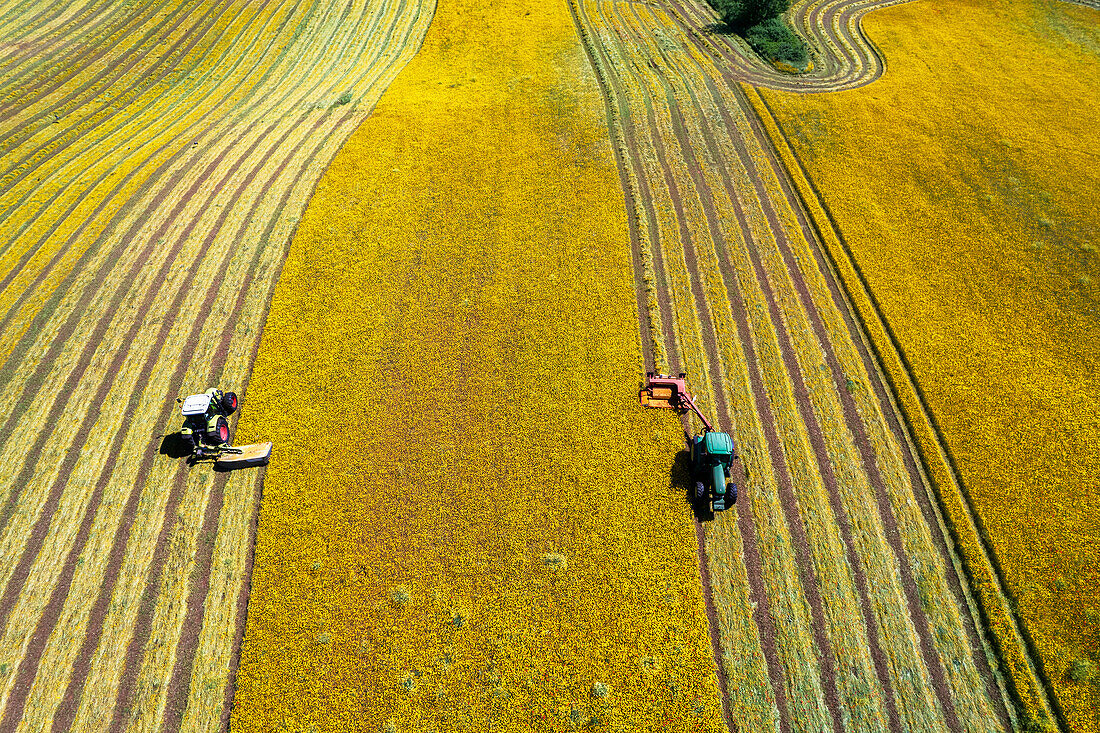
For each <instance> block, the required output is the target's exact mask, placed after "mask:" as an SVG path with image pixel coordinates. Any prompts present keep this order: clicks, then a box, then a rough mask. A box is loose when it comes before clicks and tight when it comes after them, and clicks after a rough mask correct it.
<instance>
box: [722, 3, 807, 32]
mask: <svg viewBox="0 0 1100 733" xmlns="http://www.w3.org/2000/svg"><path fill="white" fill-rule="evenodd" d="M710 4H711V5H712V6H713V7H714V9H715V10H717V11H718V13H719V14H720V15H721V16H722V22H723V23H725V24H726V25H728V26H729V27H730V30H732V31H734V32H735V33H743V32H744V31H745V30H747V29H749V28H752V27H753V26H756V25H759V24H760V23H763V22H764V21H765V20H769V19H771V18H775V17H778V16H780V15H782V14H783V11H784V10H786V9H787V7H788V6H789V5H790V0H710Z"/></svg>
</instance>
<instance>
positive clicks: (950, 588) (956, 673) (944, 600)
mask: <svg viewBox="0 0 1100 733" xmlns="http://www.w3.org/2000/svg"><path fill="white" fill-rule="evenodd" d="M742 106H743V107H747V106H748V105H747V102H745V103H744V104H743V105H742ZM755 125H756V123H755V121H754V122H753V123H752V125H750V126H755ZM758 134H763V133H762V131H760V130H758ZM765 157H766V158H767V161H768V162H766V164H767V165H770V166H771V168H772V169H773V170H774V169H775V165H776V163H777V161H776V160H775V158H774V157H772V153H771V152H768V154H767V155H766V156H765ZM780 180H781V179H780ZM787 183H788V185H789V182H787ZM780 188H782V189H783V190H784V196H787V195H789V193H790V190H789V189H788V188H787V187H786V186H783V185H781V186H780ZM789 203H790V206H791V207H792V209H793V210H794V211H795V212H797V213H796V218H798V219H799V221H797V222H792V226H794V227H795V228H796V231H798V232H800V233H801V234H803V235H804V236H805V238H804V239H803V238H800V237H797V236H795V237H793V238H791V239H788V240H787V241H786V242H785V243H784V247H783V248H782V250H781V254H782V256H783V262H782V263H777V271H779V270H782V269H783V268H784V267H785V268H786V269H787V271H788V272H789V273H790V275H791V277H792V278H793V279H794V281H795V283H796V285H797V293H798V296H799V299H800V301H801V303H802V307H803V309H804V311H805V312H806V313H807V314H808V316H809V318H810V322H811V326H812V330H813V331H814V333H815V334H816V335H817V339H818V340H819V342H820V343H821V344H822V351H823V353H824V355H825V358H826V362H827V365H828V366H829V371H830V373H831V375H832V379H833V383H834V389H833V391H832V393H833V394H836V395H839V397H840V401H841V403H842V405H843V410H842V413H843V416H844V420H845V422H846V423H847V425H848V427H849V430H850V431H851V434H852V435H853V436H854V437H855V438H856V447H857V448H858V449H859V451H860V453H861V454H862V456H863V458H862V460H863V462H864V463H865V464H868V463H871V462H872V461H874V460H875V458H874V451H875V450H877V451H878V452H879V456H878V459H877V461H876V462H875V463H874V466H875V468H876V469H877V466H878V462H881V463H882V468H881V471H882V473H881V474H880V475H879V476H878V482H877V486H876V492H877V494H878V495H879V496H880V504H883V503H885V504H886V509H885V510H884V511H887V512H889V511H891V509H890V505H891V504H892V505H893V507H894V509H893V510H892V511H896V512H897V513H898V517H899V519H898V522H899V527H900V526H901V524H900V523H901V522H904V523H905V524H906V526H908V527H909V528H908V529H904V531H901V532H900V533H899V534H900V539H901V540H902V544H903V546H904V552H905V554H906V555H907V556H912V557H914V558H916V559H917V560H919V563H913V564H912V567H913V568H914V570H913V573H914V575H913V579H914V580H915V581H916V582H915V583H913V584H912V585H913V586H916V587H917V588H920V589H923V590H922V591H921V592H922V593H923V592H924V591H925V590H926V591H927V595H928V600H927V601H922V604H921V605H922V607H924V610H925V615H926V616H927V617H928V619H929V621H928V623H929V624H934V625H935V631H934V633H926V635H925V638H926V641H925V644H927V645H929V646H935V647H936V648H937V649H938V653H939V655H940V656H941V657H942V656H947V657H950V658H952V659H955V658H958V657H959V656H962V657H964V658H965V660H964V663H963V664H954V663H953V664H950V665H946V668H945V672H946V677H947V679H946V680H945V682H946V684H947V686H948V687H950V688H951V690H952V699H953V700H954V701H955V704H961V705H962V706H963V707H962V713H960V718H961V722H962V724H963V726H964V727H969V726H970V725H972V724H974V725H977V723H976V722H974V721H979V720H984V719H987V718H988V717H989V716H990V714H991V711H990V710H989V709H988V707H987V705H988V704H989V703H990V702H992V703H993V704H994V706H995V707H996V708H997V712H996V713H995V717H996V718H999V719H1001V720H1002V721H1007V711H1006V710H1005V708H1004V705H1003V702H1002V701H1001V698H1002V696H1001V694H999V691H998V690H997V689H996V687H995V686H990V687H988V688H983V685H982V683H981V681H980V676H979V674H978V672H977V670H976V669H975V667H974V665H975V664H976V665H977V666H978V667H980V668H982V670H983V674H985V675H988V672H989V669H988V665H986V664H985V658H984V654H983V652H982V647H981V644H980V643H979V642H978V640H977V638H976V633H975V629H974V626H973V621H972V620H971V622H970V624H969V626H968V625H967V623H966V622H965V621H964V616H966V617H969V614H963V613H961V611H960V609H961V608H967V607H968V604H967V600H966V598H965V594H963V593H961V592H959V591H960V588H959V584H960V583H961V582H965V580H960V579H959V578H958V577H954V576H953V574H952V573H948V572H946V571H945V569H944V566H946V567H950V568H953V567H954V565H953V563H952V561H951V559H950V557H949V554H950V553H949V552H948V550H949V548H948V547H947V544H946V543H945V542H944V541H943V540H942V538H941V539H940V540H937V541H935V542H934V541H933V538H932V537H931V534H930V531H931V530H933V529H936V530H938V528H939V521H938V520H937V518H936V516H935V515H934V513H932V512H931V511H929V512H927V513H925V512H924V511H923V507H922V511H921V512H913V511H912V510H911V508H910V507H912V501H913V499H914V498H915V499H916V500H917V502H918V504H924V505H926V504H927V496H926V495H925V492H924V491H923V490H922V489H921V487H922V486H923V479H922V477H921V475H920V474H919V472H918V471H917V470H916V466H915V463H914V462H913V459H912V456H911V455H910V454H909V453H908V452H907V451H905V450H903V448H902V446H903V445H907V443H905V442H904V440H902V441H901V442H897V441H894V440H892V438H891V436H892V434H891V433H890V431H889V430H888V429H886V427H885V426H886V420H885V418H884V417H883V413H882V411H881V410H882V405H881V403H879V402H876V401H875V400H870V401H869V405H868V407H869V408H870V410H869V411H868V410H867V409H858V410H857V407H856V400H857V399H859V398H860V396H861V395H862V394H864V393H862V392H861V393H857V394H856V395H853V394H851V393H850V391H849V390H848V389H846V388H845V387H846V385H845V370H847V373H849V374H854V373H855V372H857V371H859V370H860V368H861V367H862V365H863V364H862V361H861V360H860V358H859V357H858V356H856V354H855V352H856V349H857V348H858V347H857V345H856V344H857V343H861V339H860V338H859V336H858V334H854V333H853V332H852V331H851V330H850V329H849V328H848V327H847V324H845V322H844V319H843V318H842V317H840V316H841V315H842V314H843V313H844V312H845V308H844V306H843V304H841V303H837V302H836V301H835V300H834V298H835V297H836V292H835V291H830V289H829V288H828V287H826V285H825V280H824V278H825V277H826V275H824V274H823V272H824V270H825V269H827V268H824V265H823V263H820V262H819V255H815V253H814V245H813V244H812V243H813V242H815V241H817V240H816V239H815V238H814V237H813V234H812V231H809V230H808V227H807V226H806V222H805V220H804V218H802V217H804V214H803V213H802V212H801V208H800V205H799V204H798V202H797V201H790V202H789ZM794 242H798V243H799V246H800V248H801V249H802V250H803V255H802V257H803V260H802V261H809V262H813V263H814V264H816V265H818V269H817V270H816V271H815V270H808V272H811V273H814V272H816V273H818V274H817V275H816V278H811V280H812V281H816V280H817V279H820V286H819V287H820V289H819V290H815V292H817V293H818V297H817V300H818V301H820V302H821V303H822V304H823V307H824V308H825V309H827V311H828V312H830V313H833V314H834V315H835V317H836V318H837V319H838V323H837V324H836V326H835V327H834V328H833V330H834V332H837V333H838V334H839V336H838V338H837V340H836V341H830V340H829V338H828V336H827V335H826V326H825V324H824V322H823V312H822V307H821V306H817V305H815V304H814V302H813V300H814V299H813V297H812V295H811V292H810V291H811V288H810V287H808V286H807V282H806V279H805V278H803V276H802V275H801V274H800V273H799V264H798V257H797V255H795V254H794V252H793V251H792V249H791V246H792V244H793V243H794ZM845 332H847V334H849V335H848V336H845ZM847 350H851V352H852V356H851V357H845V358H844V359H839V360H838V358H837V351H841V352H844V351H847ZM841 362H845V366H843V367H842V365H841ZM853 364H856V365H858V366H851V365H853ZM868 379H870V377H868ZM867 396H868V397H869V396H870V395H867ZM861 415H865V416H867V417H863V418H861ZM865 422H866V425H865V424H864V423H865ZM876 435H881V437H878V438H874V436H876ZM872 443H874V445H875V446H877V448H875V449H873V448H872ZM906 464H908V468H909V470H908V471H907V470H906ZM888 474H893V478H886V479H885V480H884V476H887V475H888ZM871 478H872V479H873V480H874V479H875V478H876V477H875V473H874V471H872V472H871ZM899 491H901V492H902V493H901V494H899V493H898V492H899ZM882 497H888V499H889V502H886V499H884V498H882ZM888 519H889V517H886V520H888ZM935 547H938V548H939V550H937V549H935ZM903 571H905V572H908V571H907V569H906V568H903ZM951 579H953V583H952V584H950V585H949V581H950V580H951ZM908 585H909V584H908V583H907V586H908ZM951 599H954V602H950V600H951ZM911 600H912V599H911ZM989 678H990V679H991V676H989ZM990 684H991V685H992V682H990ZM983 689H985V692H986V697H984V698H983V697H982V696H981V693H980V691H981V690H983Z"/></svg>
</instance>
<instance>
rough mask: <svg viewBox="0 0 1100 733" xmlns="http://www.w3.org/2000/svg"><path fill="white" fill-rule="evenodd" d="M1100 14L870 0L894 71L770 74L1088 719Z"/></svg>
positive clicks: (1057, 678) (1046, 675)
mask: <svg viewBox="0 0 1100 733" xmlns="http://www.w3.org/2000/svg"><path fill="white" fill-rule="evenodd" d="M1098 21H1100V10H1097V9H1094V8H1090V7H1083V6H1079V5H1073V4H1067V3H1060V2H1048V1H1046V0H1034V1H1031V0H1029V1H1026V2H1001V1H997V2H991V3H973V2H966V1H962V0H937V1H936V2H934V3H914V4H909V5H901V6H897V7H894V8H890V9H887V10H881V11H876V12H875V13H873V14H872V15H870V16H868V17H867V18H866V19H865V20H864V28H865V30H866V31H867V33H868V35H869V36H870V37H871V38H872V39H873V40H874V43H875V44H876V46H878V47H879V48H880V49H881V50H882V53H883V54H884V56H885V58H886V61H887V66H886V73H885V75H884V76H883V77H882V78H881V79H879V80H878V81H877V82H875V83H874V84H871V85H870V86H866V87H864V88H861V89H857V90H853V91H846V92H844V93H841V94H821V95H796V94H789V93H785V92H779V91H762V92H761V93H762V96H763V100H764V102H766V104H763V105H760V109H761V111H762V113H763V114H764V115H765V116H766V115H769V114H774V116H775V119H776V120H777V121H778V123H779V126H780V128H781V129H782V135H783V136H785V138H786V140H787V141H789V144H790V145H791V147H792V149H793V151H794V153H795V154H796V155H797V158H798V161H800V163H801V165H802V166H804V169H805V171H806V173H807V174H808V176H809V179H810V180H811V181H813V183H814V184H815V185H816V191H817V194H819V195H820V197H821V199H822V201H823V202H824V204H825V205H826V207H827V208H828V211H829V212H830V213H831V215H832V217H833V220H834V222H835V224H836V227H837V229H838V231H839V232H840V234H841V235H842V237H843V242H844V243H845V244H846V246H847V249H848V252H847V253H845V252H844V251H843V245H842V244H841V241H839V240H838V241H836V242H834V252H833V254H834V256H835V257H836V258H837V259H838V261H839V260H844V259H845V258H847V257H848V256H849V255H850V258H851V262H852V263H854V265H855V266H856V267H858V273H857V270H856V269H848V270H847V272H846V275H847V278H848V279H849V282H848V285H849V287H850V288H852V289H859V288H861V287H863V286H866V288H868V289H869V291H870V293H872V294H873V296H874V301H871V300H868V299H862V300H860V299H857V306H859V307H860V308H861V309H862V310H863V315H864V318H865V319H866V320H868V321H873V320H875V319H877V318H878V317H879V316H881V317H882V318H883V319H884V321H885V322H886V323H888V324H889V327H890V328H891V329H892V333H893V337H894V338H895V339H896V344H897V346H898V347H899V349H900V353H901V354H902V355H903V356H904V359H905V361H897V362H896V363H897V364H898V365H899V369H902V370H903V369H908V370H909V373H908V374H906V373H904V371H897V372H896V373H895V374H894V376H893V378H894V381H895V382H896V383H901V382H905V381H908V380H910V379H912V380H913V381H914V383H915V384H917V385H919V388H920V393H919V399H917V396H918V395H917V393H916V392H913V395H914V399H916V400H917V401H911V402H910V404H908V406H907V407H906V411H907V413H908V414H910V416H911V418H912V419H914V420H917V419H918V418H917V417H915V416H916V415H917V414H918V413H919V412H920V411H921V409H922V407H921V405H920V402H919V400H923V403H924V407H926V408H927V410H928V411H929V412H930V414H931V416H932V418H933V419H934V424H935V426H936V427H937V428H938V433H936V432H933V431H931V430H928V429H924V428H920V427H917V428H916V429H915V435H916V437H917V439H918V440H919V441H920V443H921V448H922V452H923V454H924V455H925V456H926V458H929V460H930V461H931V462H932V463H933V464H935V463H937V462H939V463H940V464H941V465H942V469H941V468H936V467H935V466H934V465H933V466H932V469H931V470H932V471H933V473H935V474H937V476H938V477H939V478H937V480H938V481H939V482H940V484H941V485H942V486H947V485H948V484H950V483H951V482H952V481H954V480H955V478H954V477H953V476H952V475H951V474H952V470H954V471H956V472H957V480H958V483H959V484H960V486H961V487H962V491H963V492H964V493H962V494H960V495H959V496H960V497H962V496H966V497H969V508H968V507H967V506H966V502H963V503H960V504H957V506H958V510H957V511H954V510H953V512H952V514H953V516H952V517H951V519H952V521H954V522H955V523H956V525H957V527H959V528H962V529H961V535H965V534H966V531H967V530H966V529H965V527H964V525H965V524H967V523H968V522H971V521H973V523H974V526H975V527H976V528H977V529H978V531H979V533H980V535H981V536H982V537H984V538H985V541H986V543H987V545H988V547H989V548H991V551H992V557H991V559H992V560H993V561H994V563H995V568H996V571H997V572H998V573H999V574H1000V576H1001V579H1002V582H1003V583H1004V585H1005V589H1006V591H1007V603H1006V608H1007V609H1009V610H1008V611H1007V612H1008V613H1012V614H1015V615H1016V618H1017V621H1018V625H1019V628H1020V634H1021V635H1022V638H1023V640H1024V641H1025V646H1027V647H1028V650H1029V651H1030V652H1031V653H1033V654H1034V655H1035V656H1036V658H1037V659H1038V660H1039V668H1040V677H1041V679H1042V686H1043V688H1045V691H1046V692H1048V693H1049V694H1051V695H1052V697H1053V700H1052V705H1053V707H1054V708H1055V712H1056V715H1057V717H1059V718H1060V719H1061V720H1062V722H1063V723H1064V724H1065V725H1067V726H1068V728H1069V729H1071V730H1075V731H1096V730H1100V714H1098V713H1097V711H1098V710H1100V673H1098V664H1100V647H1098V640H1100V573H1098V572H1097V565H1096V556H1097V550H1098V548H1100V518H1098V511H1100V506H1098V504H1097V498H1096V486H1097V484H1096V475H1097V473H1098V470H1100V448H1098V440H1097V439H1098V438H1100V422H1098V420H1097V417H1096V410H1095V405H1094V402H1095V399H1094V396H1095V394H1097V390H1098V387H1100V377H1098V372H1097V370H1096V369H1095V365H1094V361H1095V357H1094V352H1095V350H1096V348H1097V345H1098V344H1100V320H1098V318H1097V316H1098V314H1100V308H1098V300H1100V286H1098V282H1097V278H1100V260H1098V259H1097V258H1098V257H1100V254H1098V248H1100V239H1098V234H1100V215H1098V213H1097V211H1098V210H1097V207H1096V191H1097V190H1100V178H1098V176H1097V173H1096V165H1095V159H1096V150H1097V149H1100V132H1098V131H1097V127H1096V124H1095V122H1096V120H1097V119H1098V118H1100V83H1098V82H1097V79H1098V78H1100V77H1098V72H1100V24H1098ZM795 165H797V163H795ZM841 270H842V274H845V272H844V268H843V267H842V268H841ZM859 273H861V274H862V278H863V284H862V285H861V284H860V282H859V281H858V278H859V277H860V275H859ZM876 305H877V308H878V312H877V313H876V312H875V307H876ZM872 332H873V335H874V336H875V338H876V340H878V341H880V343H879V347H880V349H885V350H887V351H888V350H890V349H892V348H893V347H892V346H891V345H890V344H889V336H888V335H887V333H886V332H885V331H881V330H879V331H875V330H874V329H872ZM884 339H885V340H884ZM904 399H905V398H903V401H904ZM922 419H923V418H922ZM929 425H931V423H929ZM938 440H942V441H943V444H944V446H945V448H946V452H945V453H944V454H943V460H944V461H946V462H943V461H940V459H938V458H937V457H936V456H937V455H939V451H940V448H939V446H938V445H937V441H938ZM968 510H970V511H972V512H973V519H970V518H968V517H967V511H968ZM962 545H963V547H962V549H963V551H964V553H966V554H968V555H971V556H972V557H971V558H970V559H971V560H973V559H974V558H975V557H977V555H976V554H975V553H979V554H980V551H981V548H980V547H978V545H976V544H973V543H969V544H968V543H967V542H966V541H965V540H964V541H963V542H962ZM980 572H984V571H979V574H980ZM994 616H995V618H992V619H991V622H992V623H993V624H994V626H995V627H996V626H998V625H999V624H1000V623H1001V622H1000V621H998V620H997V618H999V617H996V614H994ZM1005 628H1007V627H1005ZM1001 630H1002V631H1003V630H1004V629H1003V628H1002V629H1001ZM998 635H999V636H1001V641H1002V643H1011V637H1012V633H1011V632H1008V633H1006V634H1005V635H1001V634H1000V633H999V634H998ZM1021 663H1023V662H1021ZM1010 664H1011V663H1010ZM1043 691H1044V690H1039V691H1037V693H1036V694H1042V693H1043ZM1020 694H1021V695H1023V696H1024V697H1025V698H1028V696H1029V695H1030V694H1032V693H1028V692H1027V691H1026V690H1021V691H1020ZM1033 704H1034V705H1038V704H1039V703H1038V702H1034V701H1033Z"/></svg>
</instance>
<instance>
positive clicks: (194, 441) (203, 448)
mask: <svg viewBox="0 0 1100 733" xmlns="http://www.w3.org/2000/svg"><path fill="white" fill-rule="evenodd" d="M176 402H179V403H182V406H181V407H180V413H181V414H182V415H183V427H182V428H180V435H181V436H182V437H183V438H184V439H185V440H187V441H189V442H190V444H191V460H192V461H200V460H203V459H208V458H209V459H213V460H214V465H215V466H216V467H219V468H237V467H244V466H262V465H265V464H266V463H267V459H268V457H269V456H270V455H271V443H259V444H256V445H242V446H238V447H233V446H231V445H230V443H229V416H230V415H232V414H233V413H234V412H236V411H237V407H238V406H239V405H240V401H239V400H238V399H237V395H236V394H235V393H233V392H223V391H222V390H220V389H218V388H217V387H211V388H210V389H208V390H206V391H205V392H203V393H202V394H193V395H191V396H190V397H186V398H178V399H177V400H176Z"/></svg>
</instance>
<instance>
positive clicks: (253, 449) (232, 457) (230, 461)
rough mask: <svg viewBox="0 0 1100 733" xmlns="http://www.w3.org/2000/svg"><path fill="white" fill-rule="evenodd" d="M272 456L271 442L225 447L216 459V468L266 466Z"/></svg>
mask: <svg viewBox="0 0 1100 733" xmlns="http://www.w3.org/2000/svg"><path fill="white" fill-rule="evenodd" d="M270 457H271V443H254V444H252V445H237V446H233V447H232V448H223V449H222V451H221V453H219V454H218V457H217V458H216V459H215V460H214V468H248V467H250V466H266V465H267V459H268V458H270Z"/></svg>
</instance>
